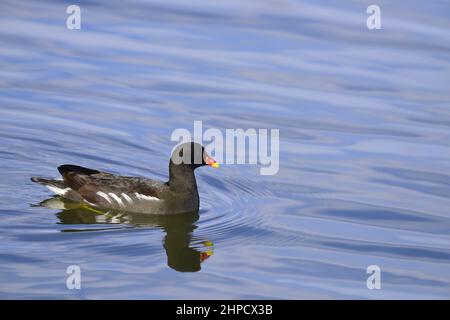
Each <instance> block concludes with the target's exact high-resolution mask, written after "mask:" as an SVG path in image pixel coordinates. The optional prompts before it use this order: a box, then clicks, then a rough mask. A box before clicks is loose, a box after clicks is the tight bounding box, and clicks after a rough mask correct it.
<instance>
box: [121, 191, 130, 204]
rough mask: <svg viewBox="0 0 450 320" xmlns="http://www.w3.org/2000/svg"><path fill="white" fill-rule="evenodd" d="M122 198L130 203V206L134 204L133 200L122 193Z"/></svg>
mask: <svg viewBox="0 0 450 320" xmlns="http://www.w3.org/2000/svg"><path fill="white" fill-rule="evenodd" d="M121 196H122V197H123V198H124V199H125V200H127V201H128V203H129V204H133V199H131V198H130V197H129V196H128V195H127V194H125V193H122V194H121Z"/></svg>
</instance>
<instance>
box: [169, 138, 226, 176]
mask: <svg viewBox="0 0 450 320" xmlns="http://www.w3.org/2000/svg"><path fill="white" fill-rule="evenodd" d="M170 161H171V163H172V164H174V165H176V166H183V167H191V168H192V169H193V170H194V169H196V168H198V167H201V166H212V167H214V168H218V167H219V164H218V163H217V162H216V160H214V159H213V158H211V157H210V156H209V155H208V154H207V153H206V151H205V148H204V147H203V146H202V145H201V144H199V143H196V142H186V143H183V144H180V145H178V146H177V147H175V149H174V150H173V152H172V157H171V158H170Z"/></svg>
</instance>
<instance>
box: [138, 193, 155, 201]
mask: <svg viewBox="0 0 450 320" xmlns="http://www.w3.org/2000/svg"><path fill="white" fill-rule="evenodd" d="M134 194H135V195H136V197H137V198H138V199H139V200H147V201H160V199H158V198H156V197H152V196H146V195H145V194H140V193H137V192H135V193H134Z"/></svg>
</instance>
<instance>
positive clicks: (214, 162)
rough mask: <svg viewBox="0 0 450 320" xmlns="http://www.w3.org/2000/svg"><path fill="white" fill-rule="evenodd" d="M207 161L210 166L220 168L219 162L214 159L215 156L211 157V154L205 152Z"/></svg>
mask: <svg viewBox="0 0 450 320" xmlns="http://www.w3.org/2000/svg"><path fill="white" fill-rule="evenodd" d="M205 163H206V164H207V165H208V166H211V167H213V168H218V167H220V166H219V164H218V163H217V161H216V160H214V159H213V158H211V157H210V156H209V155H207V154H205Z"/></svg>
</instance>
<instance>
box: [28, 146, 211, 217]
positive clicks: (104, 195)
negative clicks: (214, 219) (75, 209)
mask: <svg viewBox="0 0 450 320" xmlns="http://www.w3.org/2000/svg"><path fill="white" fill-rule="evenodd" d="M205 165H208V166H211V167H214V168H218V167H219V164H218V163H217V162H216V161H215V160H214V159H213V158H212V157H210V156H209V155H208V154H207V153H206V151H205V149H204V147H203V146H202V145H200V144H198V143H195V142H188V143H183V144H181V145H179V146H177V147H176V148H175V149H174V151H173V152H172V156H171V158H170V161H169V181H167V182H163V181H159V180H153V179H147V178H141V177H127V176H117V175H114V174H111V173H107V172H101V171H98V170H95V169H89V168H84V167H80V166H76V165H71V164H65V165H61V166H59V167H58V171H59V173H60V174H61V176H62V178H63V179H62V180H56V179H46V178H41V177H32V178H31V181H33V182H36V183H39V184H42V185H44V186H46V187H47V188H48V189H50V190H51V191H52V192H54V193H55V194H57V195H59V196H61V197H63V198H65V199H69V200H72V201H75V202H80V203H83V204H85V205H88V206H91V207H95V208H99V209H107V210H108V209H114V210H120V211H127V212H137V213H147V214H171V213H185V212H192V211H198V209H199V203H200V199H199V195H198V190H197V182H196V180H195V174H194V170H195V169H197V168H199V167H202V166H205Z"/></svg>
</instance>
